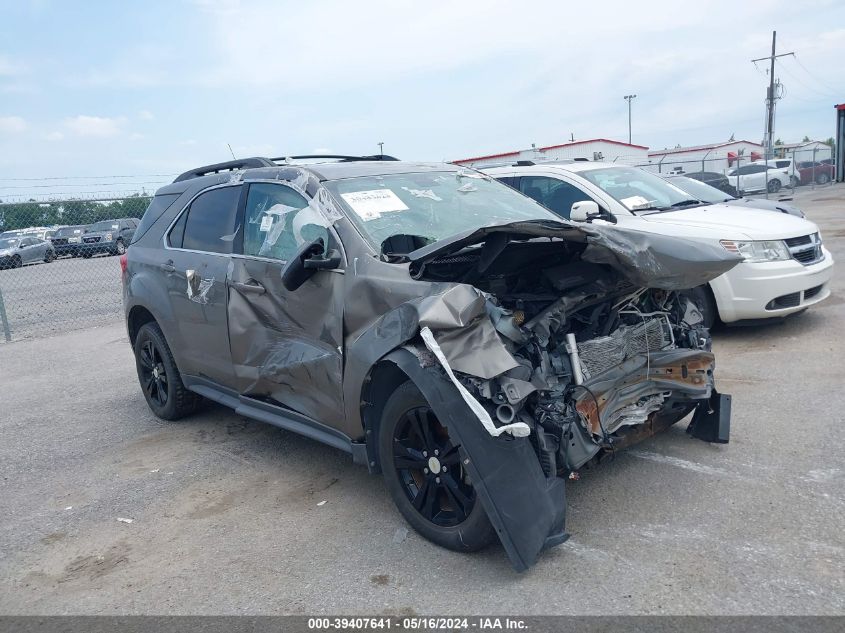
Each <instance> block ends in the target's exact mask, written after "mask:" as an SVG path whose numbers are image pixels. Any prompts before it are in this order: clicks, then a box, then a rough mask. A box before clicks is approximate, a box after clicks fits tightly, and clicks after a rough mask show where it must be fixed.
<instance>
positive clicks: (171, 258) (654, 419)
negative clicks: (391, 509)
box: [122, 157, 740, 570]
mask: <svg viewBox="0 0 845 633" xmlns="http://www.w3.org/2000/svg"><path fill="white" fill-rule="evenodd" d="M334 158H338V159H339V160H335V161H334V162H325V163H318V164H314V163H312V164H307V165H305V164H294V163H293V162H292V161H290V160H283V159H264V158H253V159H245V160H240V161H232V162H229V163H221V164H218V165H210V166H208V167H203V168H199V169H196V170H193V171H191V172H188V173H185V174H183V175H181V176H179V178H177V179H176V181H175V182H173V183H172V184H170V185H168V186H165V187H164V188H162V189H160V190H159V191H158V192H157V193H156V195H155V198H154V199H153V201H152V202H151V204H150V207H149V208H148V209H147V212H146V213H145V215H144V218H143V220H142V221H141V224H140V226H139V227H138V229H137V231H136V233H135V238H134V240H133V243H132V247H131V248H130V249H129V251H128V253H127V255H125V256H124V258H123V261H122V265H123V271H124V272H123V290H124V305H125V309H126V320H127V326H128V332H129V339H130V341H131V344H132V346H133V349H134V352H135V358H136V361H137V371H138V378H139V380H140V383H141V388H142V390H143V393H144V396H145V398H146V400H147V402H148V403H149V406H150V408H151V409H152V410H153V412H154V413H155V414H156V415H158V416H159V417H161V418H164V419H168V420H174V419H177V418H180V417H182V416H185V415H187V414H189V413H191V412H192V411H194V410H195V408H196V407H197V405H198V404H199V402H200V401H201V400H202V399H203V398H206V399H209V400H213V401H215V402H218V403H222V404H224V405H226V406H228V407H231V408H232V409H234V411H235V412H236V413H238V414H240V415H243V416H246V417H249V418H253V419H256V420H261V421H264V422H268V423H270V424H274V425H277V426H279V427H282V428H285V429H288V430H292V431H295V432H297V433H301V434H303V435H305V436H308V437H310V438H313V439H316V440H319V441H321V442H325V443H326V444H328V445H330V446H333V447H335V448H338V449H341V450H343V451H347V452H349V453H350V454H351V455H352V458H353V460H354V461H355V462H356V463H360V464H363V465H366V466H367V468H368V469H369V470H370V472H372V473H379V472H380V473H382V474H383V476H384V479H385V481H386V484H387V488H388V490H389V491H390V494H391V496H392V497H393V500H394V501H395V502H396V505H397V507H398V509H399V511H400V512H401V513H402V515H403V516H404V517H405V518H406V519H407V521H408V522H409V523H410V524H411V525H412V526H413V527H414V528H415V529H416V530H417V531H418V532H419V533H420V534H422V535H423V536H425V537H426V538H428V539H430V540H431V541H433V542H435V543H437V544H439V545H441V546H444V547H447V548H451V549H454V550H464V551H466V550H476V549H479V548H482V547H484V546H485V545H488V544H489V543H491V542H492V541H494V540H495V539H499V540H500V541H501V543H502V545H503V546H504V548H505V550H506V552H507V555H508V557H509V558H510V560H511V562H512V564H513V566H514V567H515V568H516V569H518V570H524V569H527V568H528V567H530V566H531V565H532V564H533V563H534V562H535V561H536V559H537V557H538V555H539V554H540V552H541V551H542V550H544V549H546V548H548V547H551V546H554V545H556V544H558V543H561V542H563V541H565V540H566V538H567V534H566V532H565V529H564V518H565V496H564V486H565V482H566V480H567V478H569V477H575V476H577V471H578V469H580V468H582V467H583V466H584V465H585V464H588V463H589V462H595V461H597V460H599V459H600V458H601V457H602V456H603V455H606V454H608V453H610V452H612V451H615V450H619V449H621V448H624V447H625V446H628V445H630V444H631V443H633V442H636V441H639V440H641V439H643V438H646V437H648V436H650V435H652V434H654V433H656V432H658V431H660V430H662V429H665V428H667V427H668V426H669V425H671V424H673V423H675V422H677V421H679V420H681V419H682V418H684V417H685V416H687V415H688V414H690V413H692V414H693V415H692V421H691V422H690V425H689V427H688V431H689V432H690V434H691V435H692V436H694V437H697V438H699V439H703V440H705V441H711V442H726V441H727V440H728V429H729V419H730V399H729V396H726V395H723V394H719V393H718V392H717V391H716V389H715V383H714V367H715V364H714V356H713V354H712V352H711V351H710V336H709V333H708V332H707V330H706V329H705V328H704V327H703V325H702V319H701V315H700V314H699V313H698V311H697V310H696V308H695V307H694V304H693V303H691V302H690V301H688V300H687V298H686V295H685V293H684V292H683V290H684V289H686V288H694V287H696V286H699V285H701V284H703V283H706V282H707V281H709V280H710V279H712V278H714V277H716V276H718V275H720V274H722V273H724V272H725V271H727V270H729V269H730V268H732V267H733V266H734V265H736V264H737V263H738V262H739V261H740V260H739V258H738V257H737V256H736V255H732V254H730V253H728V252H727V251H725V249H723V248H720V247H718V245H715V246H713V245H711V244H709V243H708V242H704V241H702V242H697V241H692V240H681V239H677V238H670V237H666V236H661V235H655V234H647V233H642V232H636V231H631V230H629V229H624V228H620V227H610V228H609V229H608V228H606V227H603V226H598V225H591V224H587V223H579V224H577V225H575V224H571V223H569V222H567V221H564V220H561V219H560V218H559V217H558V216H556V215H554V214H552V213H551V212H549V211H547V210H546V209H544V208H543V207H541V206H540V205H538V204H537V203H535V202H534V201H533V200H531V199H530V198H528V197H526V196H523V195H522V194H520V193H518V192H516V191H514V190H513V189H511V188H509V187H507V186H505V185H503V184H500V183H498V182H496V181H495V180H493V179H492V178H489V177H487V176H485V175H483V174H480V173H478V172H475V171H472V170H467V169H465V168H461V167H456V166H454V165H449V164H417V163H410V162H400V161H395V160H386V159H383V160H360V159H355V158H352V157H334ZM369 158H386V157H369Z"/></svg>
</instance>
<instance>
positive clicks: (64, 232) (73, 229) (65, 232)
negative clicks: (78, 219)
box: [54, 226, 85, 237]
mask: <svg viewBox="0 0 845 633" xmlns="http://www.w3.org/2000/svg"><path fill="white" fill-rule="evenodd" d="M84 230H85V227H84V226H66V227H64V228H61V229H59V230H58V231H56V235H55V236H54V237H68V236H69V235H79V234H81V233H82V232H83V231H84Z"/></svg>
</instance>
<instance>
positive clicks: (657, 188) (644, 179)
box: [578, 166, 698, 211]
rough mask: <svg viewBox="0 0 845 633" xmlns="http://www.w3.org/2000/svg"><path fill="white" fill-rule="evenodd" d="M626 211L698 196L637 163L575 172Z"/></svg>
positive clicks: (673, 205)
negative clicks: (637, 166) (639, 167)
mask: <svg viewBox="0 0 845 633" xmlns="http://www.w3.org/2000/svg"><path fill="white" fill-rule="evenodd" d="M578 175H579V176H581V177H583V178H586V179H587V180H589V181H590V182H591V183H593V184H594V185H597V186H598V187H600V188H601V189H602V190H603V191H605V192H606V193H607V194H608V195H610V196H612V197H613V198H615V199H616V200H618V201H619V202H621V203H622V204H623V205H624V206H625V207H626V208H627V209H628V210H629V211H646V210H651V211H667V210H670V209H671V210H675V209H677V208H680V207H684V206H692V205H695V204H697V203H698V198H695V197H693V196H690V195H689V194H687V193H685V192H684V191H682V190H681V189H678V188H677V187H673V186H672V185H670V184H669V183H668V182H666V181H665V180H663V179H662V178H661V177H660V176H656V175H654V174H651V173H649V172H647V171H645V170H642V169H637V168H636V167H622V166H619V167H604V168H601V169H588V170H585V171H580V172H578Z"/></svg>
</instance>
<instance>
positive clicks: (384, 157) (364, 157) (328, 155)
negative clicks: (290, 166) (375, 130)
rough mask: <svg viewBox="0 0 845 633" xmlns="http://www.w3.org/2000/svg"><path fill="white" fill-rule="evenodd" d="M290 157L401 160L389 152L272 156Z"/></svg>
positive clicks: (342, 160)
mask: <svg viewBox="0 0 845 633" xmlns="http://www.w3.org/2000/svg"><path fill="white" fill-rule="evenodd" d="M288 158H290V159H291V160H306V159H310V158H336V159H337V160H339V161H340V162H341V163H351V162H355V161H360V160H399V159H398V158H396V157H395V156H389V155H387V154H373V155H371V156H347V155H345V154H304V155H302V156H277V157H276V158H271V159H270V160H273V161H284V160H287V159H288Z"/></svg>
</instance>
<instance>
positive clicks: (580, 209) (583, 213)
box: [569, 200, 601, 222]
mask: <svg viewBox="0 0 845 633" xmlns="http://www.w3.org/2000/svg"><path fill="white" fill-rule="evenodd" d="M599 215H601V211H600V210H599V205H598V204H596V203H595V202H593V201H592V200H581V201H580V202H574V203H573V204H572V210H571V211H570V212H569V219H570V220H572V221H573V222H589V221H590V220H591V219H592V218H595V217H598V216H599Z"/></svg>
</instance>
